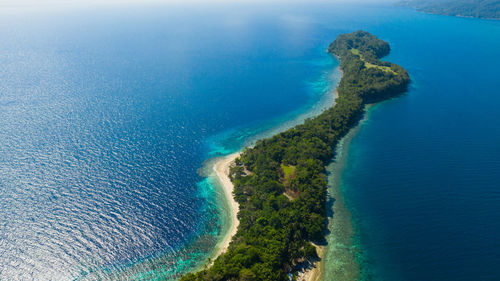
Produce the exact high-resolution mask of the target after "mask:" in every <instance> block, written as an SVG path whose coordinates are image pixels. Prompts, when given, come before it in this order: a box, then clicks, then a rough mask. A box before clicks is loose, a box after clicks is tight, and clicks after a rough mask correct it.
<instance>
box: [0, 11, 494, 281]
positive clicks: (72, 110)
mask: <svg viewBox="0 0 500 281" xmlns="http://www.w3.org/2000/svg"><path fill="white" fill-rule="evenodd" d="M357 29H364V30H367V31H369V32H372V33H374V34H376V35H378V36H379V37H381V38H382V39H384V40H387V41H389V43H390V44H391V47H392V49H393V51H392V53H391V55H390V56H389V57H388V58H387V60H390V61H392V62H395V63H398V64H400V65H402V66H403V67H405V68H406V69H407V70H408V71H409V73H410V75H411V77H412V80H413V83H412V85H411V87H410V91H409V93H408V94H406V95H404V96H402V97H399V98H397V99H394V100H391V101H388V102H384V103H382V104H380V105H377V106H375V107H374V108H372V109H370V111H369V114H368V115H367V118H366V120H365V121H364V122H363V124H362V126H361V127H360V128H359V131H358V132H357V133H356V134H355V135H354V136H353V137H352V139H350V144H349V148H348V151H346V154H344V156H345V161H343V162H342V163H343V165H342V172H341V175H340V179H339V180H337V182H338V184H339V186H340V189H341V190H342V194H343V200H344V201H345V206H346V209H347V210H349V212H350V213H351V214H352V226H353V229H354V232H353V233H354V236H353V239H354V241H355V245H354V246H353V251H356V253H357V255H356V257H357V259H356V261H357V263H359V268H360V269H361V276H362V279H363V280H499V279H500V268H499V267H498V266H497V265H498V264H500V254H499V253H500V239H499V238H498V233H500V184H499V182H500V160H499V159H500V145H499V144H500V126H498V120H500V111H499V110H498V109H497V107H498V104H500V95H499V90H498V89H500V79H499V77H500V73H499V71H498V66H499V65H500V56H499V55H498V50H499V49H500V22H497V21H488V20H476V19H463V18H452V17H444V16H435V15H426V14H421V13H417V12H414V11H412V10H410V9H401V8H396V7H392V6H389V5H386V4H383V5H382V4H380V5H379V4H346V3H342V4H327V3H316V4H311V3H308V4H301V3H293V4H290V3H288V4H273V5H270V4H225V5H222V4H216V5H206V4H200V5H197V6H194V7H193V6H186V5H180V4H179V5H163V6H158V5H139V6H134V5H130V6H126V5H125V6H121V7H119V8H117V7H107V6H99V7H93V8H69V7H65V8H54V7H48V8H47V9H43V10H35V9H31V8H22V9H21V8H19V7H2V9H0V38H1V40H0V77H1V83H0V120H1V121H0V276H1V277H0V279H1V280H3V279H4V278H5V279H6V280H27V279H28V280H31V279H34V280H92V279H96V278H102V279H142V280H156V279H159V280H163V279H165V278H167V279H175V278H177V277H178V276H179V275H180V274H182V273H184V272H187V271H190V270H193V269H194V268H198V267H200V266H203V264H204V263H205V262H206V259H207V258H208V257H210V254H211V250H212V249H213V248H214V247H215V245H216V244H217V242H218V240H219V239H220V236H221V235H222V234H223V233H224V229H225V228H226V225H227V214H226V210H225V202H224V200H222V197H221V193H220V191H219V190H218V188H217V186H215V185H214V184H213V180H212V179H211V177H210V176H209V172H207V171H208V168H209V167H208V165H209V161H208V162H207V160H209V159H212V158H213V157H217V156H220V155H224V154H228V153H231V152H234V151H237V150H239V149H240V148H241V147H242V146H244V145H246V144H251V143H252V141H253V140H255V139H256V138H259V137H263V136H266V135H270V134H272V133H274V132H277V131H279V130H281V129H283V128H285V127H288V126H291V125H293V124H294V123H295V122H300V120H301V119H303V118H305V117H308V116H312V115H314V114H316V113H318V112H320V111H321V110H322V109H323V108H324V107H327V106H329V105H331V102H332V101H331V99H332V95H331V91H332V90H333V89H334V87H335V85H336V83H338V81H339V73H338V69H337V67H338V61H336V60H335V59H334V58H332V57H330V56H328V55H327V54H326V53H325V49H326V47H327V46H328V44H329V43H330V42H331V41H332V40H333V39H335V37H336V36H337V35H338V34H340V33H345V32H351V31H354V30H357ZM290 120H292V121H290ZM334 204H335V203H334ZM325 267H326V268H328V263H326V264H325Z"/></svg>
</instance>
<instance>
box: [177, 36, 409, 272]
mask: <svg viewBox="0 0 500 281" xmlns="http://www.w3.org/2000/svg"><path fill="white" fill-rule="evenodd" d="M389 52H390V47H389V44H388V43H387V42H385V41H382V40H380V39H378V38H377V37H376V36H374V35H372V34H370V33H368V32H364V31H356V32H354V33H349V34H342V35H339V36H338V37H337V39H336V40H335V41H334V42H333V43H331V44H330V46H329V47H328V53H330V54H332V55H335V56H337V57H338V58H339V59H340V61H341V64H340V68H341V70H342V71H343V77H342V79H341V81H340V83H339V85H338V88H337V93H338V97H337V98H336V101H335V105H334V106H333V107H331V108H329V109H328V110H326V111H324V112H323V113H321V114H320V115H318V116H317V117H315V118H312V119H307V120H306V121H305V122H304V124H301V125H298V126H296V127H294V128H291V129H289V130H287V131H285V132H283V133H280V134H278V135H275V136H273V137H271V138H268V139H264V140H260V141H258V142H257V143H256V144H255V146H254V147H252V148H246V149H245V150H244V151H243V152H241V154H239V157H238V156H232V157H229V158H226V159H225V160H223V162H221V163H224V161H225V163H227V174H226V177H227V178H229V179H230V181H231V182H232V184H233V185H234V186H232V185H231V186H230V187H231V188H233V187H234V189H233V192H232V193H233V196H234V198H229V199H230V200H229V201H230V202H231V200H232V199H234V200H235V201H236V202H237V205H238V206H237V207H236V208H234V210H235V211H237V212H238V214H237V221H236V222H235V226H237V231H236V233H235V234H234V236H233V237H232V240H231V243H230V244H229V246H228V247H227V249H224V250H225V251H224V250H223V253H222V254H220V255H219V256H218V257H217V258H216V259H215V260H214V261H213V263H212V264H207V267H206V268H205V269H203V270H201V271H199V272H196V273H189V274H186V275H185V276H183V277H181V280H183V281H191V280H200V281H201V280H204V281H205V280H269V281H277V280H283V281H285V280H296V278H297V272H298V271H299V269H300V268H301V267H303V266H304V264H307V263H309V264H312V263H314V261H315V260H319V257H318V252H317V250H316V249H317V248H316V246H315V245H316V244H318V243H322V242H324V235H325V230H326V227H327V225H326V222H327V218H326V205H325V202H326V199H327V192H326V189H327V182H326V176H325V175H326V170H325V166H326V165H328V164H329V163H330V162H331V161H332V158H333V157H334V147H335V146H336V144H337V143H338V141H339V140H340V139H341V138H342V137H343V136H345V135H346V134H347V133H348V132H349V130H350V129H351V128H353V127H354V126H356V124H357V123H358V122H359V121H360V120H361V118H362V116H363V114H364V112H365V105H366V104H371V103H376V102H380V101H383V100H386V99H389V98H392V97H395V96H397V95H400V94H402V93H404V92H405V91H406V90H407V86H408V84H409V82H410V77H409V75H408V73H407V72H406V71H405V70H404V69H403V68H402V67H401V66H399V65H396V64H392V63H389V62H383V61H381V60H380V58H382V57H384V56H386V55H388V54H389ZM227 159H231V160H232V159H234V161H228V160H227ZM218 170H220V171H224V169H222V168H221V169H219V168H218ZM219 178H221V182H224V181H225V182H227V180H225V179H224V178H223V177H221V176H220V175H219ZM226 187H227V185H226ZM230 205H233V204H230ZM235 228H236V227H235Z"/></svg>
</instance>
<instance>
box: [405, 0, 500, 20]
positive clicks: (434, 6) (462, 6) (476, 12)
mask: <svg viewBox="0 0 500 281" xmlns="http://www.w3.org/2000/svg"><path fill="white" fill-rule="evenodd" d="M400 4H401V5H403V6H408V7H413V8H416V9H417V10H418V11H421V12H426V13H431V14H440V15H447V16H462V17H474V18H484V19H500V0H406V1H402V2H401V3H400Z"/></svg>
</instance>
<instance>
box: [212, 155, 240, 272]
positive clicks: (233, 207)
mask: <svg viewBox="0 0 500 281" xmlns="http://www.w3.org/2000/svg"><path fill="white" fill-rule="evenodd" d="M239 156H240V153H239V152H238V153H234V154H231V155H228V156H225V157H222V158H220V159H219V160H217V161H216V162H215V163H214V165H213V170H214V172H215V175H216V176H217V180H218V181H219V183H220V185H221V187H222V189H223V191H224V196H225V197H226V200H227V203H228V206H229V207H230V210H229V212H230V213H231V216H230V220H231V222H230V223H231V227H230V228H229V230H228V231H227V233H226V235H225V236H224V239H222V241H221V242H220V243H219V245H218V246H217V250H216V251H215V252H214V255H213V258H212V263H213V261H214V260H215V259H217V257H218V256H220V255H221V254H222V253H224V252H225V251H226V250H227V248H228V247H229V243H231V240H232V238H233V236H234V235H235V234H236V231H237V230H238V225H239V223H240V222H239V220H238V211H239V205H238V203H237V202H236V200H234V197H233V189H234V185H233V183H232V182H231V179H230V178H229V168H230V167H231V165H232V164H233V163H234V160H235V159H236V158H238V157H239Z"/></svg>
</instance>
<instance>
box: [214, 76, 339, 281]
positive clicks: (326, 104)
mask: <svg viewBox="0 0 500 281" xmlns="http://www.w3.org/2000/svg"><path fill="white" fill-rule="evenodd" d="M337 71H338V72H339V73H340V78H339V79H338V81H337V83H336V84H335V87H332V89H330V90H329V91H328V92H326V93H325V96H324V97H323V98H320V100H319V101H318V103H315V104H313V106H312V107H311V109H310V110H308V111H306V112H304V113H301V114H299V115H298V116H296V117H295V118H293V119H291V120H287V121H285V122H284V123H282V124H279V125H278V126H276V127H273V128H271V129H269V130H266V131H265V132H261V133H259V134H257V135H256V136H253V137H251V140H253V141H255V140H258V139H264V138H267V137H270V136H273V135H275V134H278V133H280V132H282V131H285V130H286V129H288V128H291V127H293V126H295V125H297V124H300V123H303V122H304V120H305V119H306V118H311V117H314V116H317V115H319V114H321V113H322V112H323V111H324V110H326V109H328V108H330V107H332V106H334V105H335V100H336V99H337V98H338V97H339V94H338V91H337V86H338V83H339V82H340V79H341V78H342V76H343V72H342V70H341V69H340V66H337V67H335V69H334V71H333V72H332V74H331V75H332V77H334V76H335V75H336V72H337ZM332 79H335V78H332ZM330 98H331V99H330ZM248 146H252V142H250V143H247V145H245V147H248ZM242 151H243V148H242V149H240V150H239V151H237V152H234V153H231V154H228V155H225V156H221V157H219V158H215V159H213V162H212V163H210V166H209V167H211V170H210V173H211V176H212V177H214V178H215V180H216V182H217V184H216V185H217V188H219V189H222V190H221V191H222V192H223V195H224V198H223V201H225V203H226V204H227V207H228V208H229V210H226V211H228V214H229V220H230V224H231V226H230V227H229V228H228V229H227V231H226V233H225V234H224V236H223V238H222V239H221V240H220V241H219V242H218V243H217V244H216V246H215V249H214V250H213V252H212V254H211V255H210V257H209V260H208V261H207V262H206V263H205V266H206V265H208V266H212V265H213V263H214V261H215V260H216V259H217V258H218V257H219V256H220V255H222V254H223V253H225V252H226V251H227V249H228V248H229V244H230V243H231V241H232V238H233V236H234V235H235V234H236V232H237V231H238V225H239V220H238V212H239V204H238V203H237V202H236V200H234V196H233V189H234V185H233V182H232V181H231V179H230V178H229V168H230V166H231V164H232V163H233V162H234V160H235V159H236V158H238V157H239V156H240V155H241V153H242ZM210 162H211V161H210ZM209 167H207V168H209ZM318 247H321V248H322V249H324V247H323V246H318ZM320 253H321V254H322V250H318V256H319V257H320V258H321V254H320ZM314 264H318V266H317V267H321V266H322V264H319V262H315V263H314ZM317 267H315V268H312V269H308V270H306V271H305V272H304V273H307V272H309V271H311V270H313V271H314V272H312V273H307V274H308V276H309V275H311V274H312V275H314V276H317V277H316V278H315V279H307V280H310V281H319V280H321V279H320V278H319V277H320V276H321V271H316V268H317Z"/></svg>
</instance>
